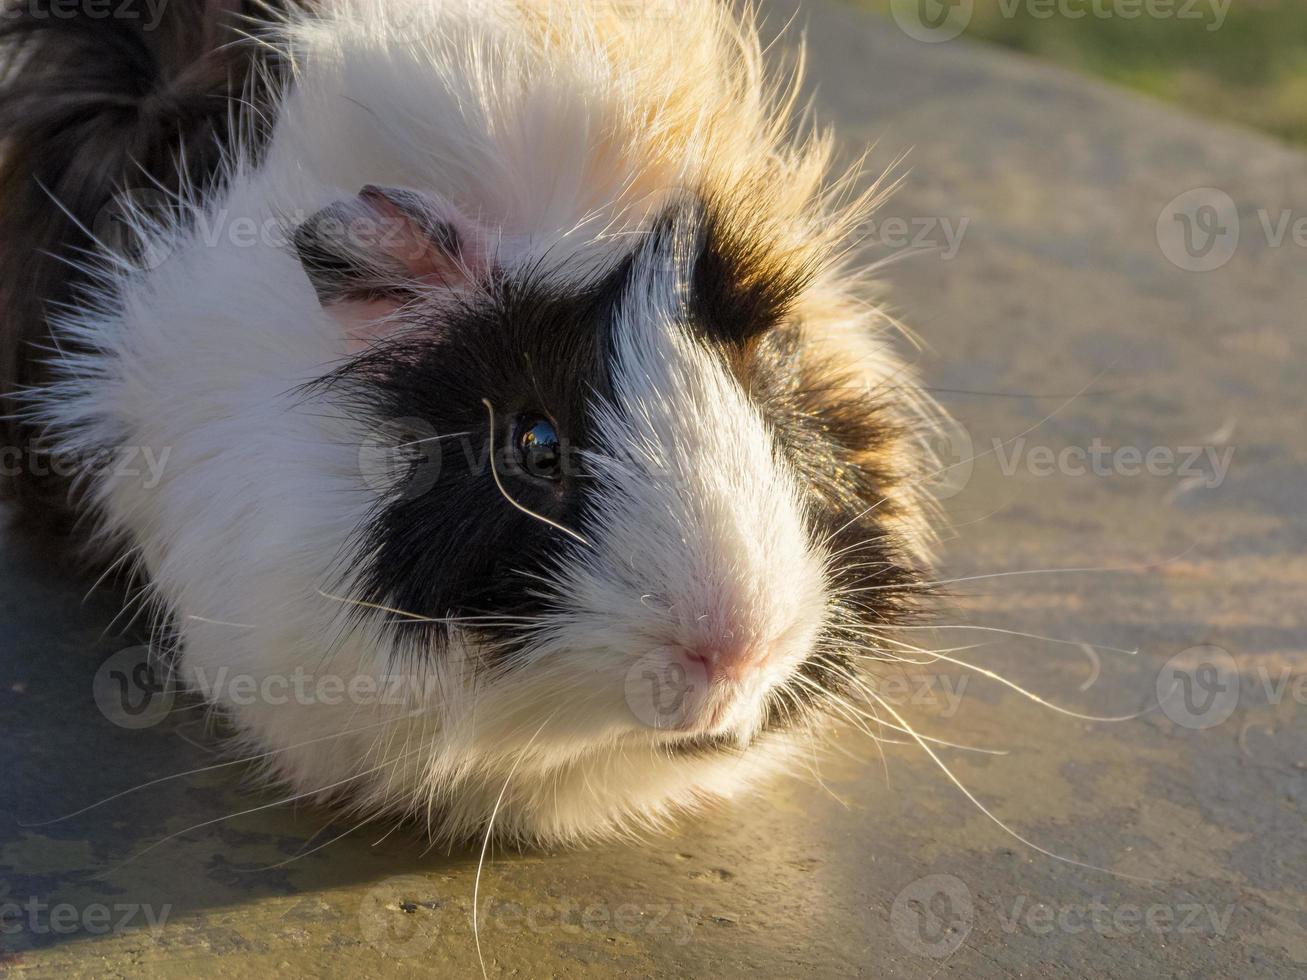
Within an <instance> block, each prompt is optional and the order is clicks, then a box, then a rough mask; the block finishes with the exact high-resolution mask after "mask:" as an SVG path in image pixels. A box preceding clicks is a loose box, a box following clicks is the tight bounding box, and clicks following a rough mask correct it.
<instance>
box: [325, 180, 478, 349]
mask: <svg viewBox="0 0 1307 980" xmlns="http://www.w3.org/2000/svg"><path fill="white" fill-rule="evenodd" d="M345 211H346V213H347V214H348V218H347V219H346V220H347V223H348V238H349V250H350V252H351V253H352V254H353V255H354V256H355V257H356V258H357V259H358V260H359V262H360V264H361V266H362V267H363V268H366V269H369V270H371V271H370V272H369V274H368V276H367V279H366V280H365V281H363V282H360V283H358V284H357V285H358V287H359V288H358V289H357V290H352V289H350V288H349V284H348V283H347V284H343V285H344V286H345V288H344V289H342V290H341V291H340V295H339V298H337V299H335V300H333V301H331V302H329V303H327V304H326V308H327V309H328V310H329V311H330V312H331V313H332V315H333V316H334V317H335V319H336V320H337V321H338V322H339V323H340V324H341V326H342V327H343V328H344V332H345V337H346V344H347V348H348V350H349V352H350V353H351V354H354V353H358V352H359V351H361V350H363V349H364V348H366V347H367V346H369V345H370V344H373V343H375V342H376V341H378V340H383V339H385V338H386V337H387V336H389V335H390V334H391V333H393V332H394V330H395V329H396V322H395V321H394V320H392V319H390V318H391V317H392V315H393V314H394V313H395V311H396V310H398V309H400V308H401V307H403V306H407V305H410V304H414V303H417V304H422V303H439V302H440V301H441V296H442V295H453V294H456V293H459V292H464V291H466V290H468V289H471V288H473V287H474V286H475V285H476V284H477V283H478V282H484V281H485V280H486V279H488V278H489V276H490V273H491V271H492V269H493V260H492V259H491V255H490V248H489V243H488V238H489V236H488V235H487V234H486V232H485V230H484V229H483V228H482V227H481V226H480V225H479V224H477V223H476V222H474V221H471V220H470V219H468V218H466V217H465V216H464V215H463V214H461V213H460V212H459V211H458V210H457V209H456V208H455V207H454V206H453V205H451V204H449V203H448V202H446V201H443V200H439V199H436V198H433V197H431V196H429V195H425V194H420V193H417V192H415V191H409V190H398V189H392V188H381V187H374V186H368V187H365V188H363V190H362V191H361V192H360V193H359V196H358V197H357V198H356V199H355V201H354V202H353V203H352V204H350V205H346V206H345ZM423 287H426V288H423Z"/></svg>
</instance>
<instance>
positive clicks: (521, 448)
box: [514, 415, 563, 480]
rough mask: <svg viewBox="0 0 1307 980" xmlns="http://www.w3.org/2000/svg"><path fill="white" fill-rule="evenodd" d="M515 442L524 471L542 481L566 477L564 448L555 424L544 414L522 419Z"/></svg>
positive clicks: (519, 422)
mask: <svg viewBox="0 0 1307 980" xmlns="http://www.w3.org/2000/svg"><path fill="white" fill-rule="evenodd" d="M515 431H516V436H515V437H514V438H515V442H516V446H517V461H518V463H519V464H520V465H521V467H522V471H523V472H524V473H526V474H527V475H528V476H534V477H535V478H536V479H538V480H561V479H562V478H563V447H562V445H561V442H560V440H559V438H558V430H557V429H556V428H555V427H554V423H552V422H550V421H549V420H548V419H547V418H545V417H544V416H542V415H521V416H518V419H517V426H516V429H515Z"/></svg>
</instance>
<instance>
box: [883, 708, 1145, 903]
mask: <svg viewBox="0 0 1307 980" xmlns="http://www.w3.org/2000/svg"><path fill="white" fill-rule="evenodd" d="M872 697H874V698H875V699H876V700H877V701H878V702H880V704H881V706H882V707H883V708H884V709H885V710H886V711H888V712H889V713H890V714H892V715H893V716H894V720H895V721H897V722H898V723H899V724H900V725H903V726H904V727H905V728H906V729H907V732H908V734H909V735H911V736H912V737H913V739H914V740H915V741H916V743H917V744H918V745H920V746H921V749H922V751H923V752H925V753H926V754H927V755H928V756H930V758H931V761H933V762H934V763H935V765H937V766H939V768H940V771H941V772H943V773H944V775H945V776H947V777H948V779H949V782H951V783H952V784H953V785H954V786H956V787H957V788H958V789H959V790H960V791H961V792H962V795H963V796H965V797H966V798H967V799H968V800H970V801H971V803H972V805H974V806H975V807H976V809H978V810H979V811H980V812H981V813H983V814H984V815H985V816H986V817H988V818H989V819H990V820H991V821H993V822H994V823H995V824H996V825H997V826H998V827H999V828H1001V829H1002V830H1003V832H1004V833H1006V834H1008V835H1009V836H1010V837H1013V838H1015V839H1016V840H1019V841H1020V842H1021V843H1022V844H1025V845H1026V846H1027V847H1029V848H1030V849H1032V850H1034V851H1037V852H1039V853H1040V854H1043V855H1044V856H1046V857H1051V858H1053V859H1054V860H1055V861H1063V862H1065V863H1067V864H1070V865H1074V866H1075V867H1078V868H1087V869H1089V870H1090V871H1102V872H1104V873H1106V874H1110V875H1116V876H1117V877H1121V878H1128V879H1130V880H1132V881H1144V882H1148V883H1149V884H1157V881H1156V879H1153V878H1144V877H1142V876H1140V875H1130V874H1126V873H1125V872H1122V871H1113V870H1112V869H1110V868H1100V867H1099V866H1098V865H1096V864H1088V863H1086V862H1084V861H1076V860H1074V859H1072V858H1069V857H1063V856H1062V855H1061V854H1055V853H1053V852H1052V851H1050V850H1048V849H1047V848H1043V847H1040V846H1039V845H1038V844H1036V843H1035V842H1034V841H1032V840H1029V839H1027V838H1025V837H1023V836H1021V835H1020V834H1018V833H1017V832H1016V831H1015V830H1013V829H1012V828H1011V827H1009V826H1008V825H1007V824H1006V823H1004V822H1003V821H1002V820H1000V819H999V818H998V817H997V816H995V814H994V813H992V812H991V811H990V809H989V808H988V807H986V806H985V804H983V803H981V802H980V800H979V799H977V798H976V795H975V794H974V793H972V792H971V790H969V789H967V787H966V785H965V784H964V783H963V782H962V780H960V779H958V777H957V776H955V775H954V774H953V770H951V769H950V768H949V767H948V766H946V765H945V764H944V761H943V760H942V759H940V757H939V755H938V754H937V753H936V752H935V750H934V749H932V748H931V747H930V746H929V745H928V744H926V742H925V740H924V739H922V738H921V737H920V736H919V735H917V734H916V733H915V732H913V731H912V728H911V726H909V725H908V723H907V722H906V721H905V720H904V718H903V716H902V715H901V714H899V713H898V712H897V711H895V710H894V707H893V706H892V705H890V704H889V703H888V702H886V701H885V700H884V699H883V698H881V697H879V696H878V695H875V694H872Z"/></svg>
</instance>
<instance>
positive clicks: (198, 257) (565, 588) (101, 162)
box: [0, 0, 934, 844]
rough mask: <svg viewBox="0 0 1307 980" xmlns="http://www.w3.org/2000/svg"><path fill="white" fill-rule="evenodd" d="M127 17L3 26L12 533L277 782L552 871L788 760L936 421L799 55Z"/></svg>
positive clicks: (219, 7) (732, 40)
mask: <svg viewBox="0 0 1307 980" xmlns="http://www.w3.org/2000/svg"><path fill="white" fill-rule="evenodd" d="M129 6H130V5H129ZM131 9H137V8H135V7H132V8H131ZM140 10H141V17H140V19H130V18H115V19H112V20H96V21H95V22H94V23H91V22H89V21H88V20H87V19H86V16H85V15H79V16H78V17H75V18H72V19H39V18H34V17H32V16H31V15H30V14H27V13H20V12H18V11H17V10H15V11H13V13H15V16H13V17H11V18H9V19H7V20H6V22H5V23H4V25H3V27H0V31H2V32H3V34H2V35H0V39H2V40H3V42H4V44H5V49H4V50H5V55H4V58H5V61H6V64H7V67H8V69H9V70H8V71H7V73H6V74H5V78H4V82H3V89H2V90H0V122H3V131H4V132H5V134H6V151H7V152H6V155H5V158H4V161H3V171H2V172H0V269H2V270H3V273H4V274H3V277H2V281H3V283H4V286H3V293H2V294H0V304H2V306H3V311H4V318H5V325H4V333H5V336H4V340H3V347H0V350H3V353H4V365H5V371H6V377H7V379H8V384H7V385H6V394H7V398H8V399H9V409H10V412H9V422H8V434H9V442H10V443H11V444H12V445H17V446H21V447H23V450H24V458H25V459H30V460H35V461H41V460H44V461H47V462H50V463H51V464H52V465H49V466H36V465H33V466H31V467H29V468H28V469H30V470H31V471H32V472H30V473H25V474H23V475H22V476H21V477H20V478H19V480H18V481H17V484H16V486H15V487H13V492H14V496H15V497H16V499H17V500H18V502H19V505H20V506H21V508H22V510H21V513H23V514H24V515H27V516H26V517H25V518H24V519H27V520H32V521H36V520H43V521H45V522H46V523H49V524H51V525H54V526H58V527H65V528H71V529H72V530H71V532H70V533H73V534H74V535H76V536H77V538H78V540H79V541H80V543H81V544H83V545H85V547H86V548H87V549H88V550H89V551H90V552H92V553H94V554H96V555H99V556H101V557H102V558H104V559H105V560H106V561H107V562H111V563H113V566H114V567H117V568H130V569H131V570H132V571H133V574H134V575H135V576H136V577H137V580H138V581H139V582H141V583H143V585H142V592H141V595H140V596H139V601H140V602H142V603H143V604H148V606H149V608H150V609H151V610H152V611H153V612H154V614H155V617H156V623H157V625H158V627H159V634H160V636H161V637H164V638H165V639H163V640H161V650H160V654H161V656H162V655H166V656H167V657H168V658H169V663H170V664H171V669H173V670H175V671H176V676H177V677H178V679H179V680H180V681H181V682H182V683H184V684H185V685H187V686H188V687H189V688H191V689H193V690H194V691H196V692H198V693H199V694H200V695H201V696H202V697H203V698H204V699H206V700H207V702H208V703H210V704H211V706H212V709H213V710H214V711H216V712H218V713H220V714H221V716H222V717H224V718H225V719H226V720H227V721H228V722H229V723H230V726H231V729H232V730H233V731H234V732H235V733H237V736H238V738H237V740H236V747H237V748H238V749H239V750H240V751H241V752H244V753H247V754H248V755H249V756H250V757H251V758H252V759H254V760H256V761H257V762H258V763H259V764H260V765H261V766H263V767H264V768H265V769H266V773H267V775H268V776H269V777H270V778H272V779H274V780H276V781H278V782H279V784H281V785H283V786H285V787H286V789H287V792H286V799H287V800H288V801H289V800H305V801H308V800H312V801H316V802H321V803H325V804H330V805H335V806H340V807H343V808H345V809H346V810H348V811H350V812H354V813H356V814H358V815H360V816H365V817H366V816H368V815H379V816H385V817H388V818H407V819H414V820H416V821H419V822H421V823H425V825H426V827H427V828H428V830H429V833H430V835H431V837H432V838H434V839H437V840H441V841H451V842H452V841H456V840H460V839H466V838H468V837H471V836H473V835H478V834H482V833H490V832H493V833H494V834H495V835H496V836H498V837H499V838H501V839H506V840H511V841H517V842H530V843H547V844H548V843H561V842H570V841H579V840H586V839H592V838H596V837H604V836H611V835H615V834H624V833H630V832H637V831H642V830H648V829H652V828H656V827H659V826H662V825H664V824H666V823H667V822H668V821H669V820H671V819H672V818H674V817H676V816H677V815H678V814H680V813H683V812H685V811H687V810H693V809H695V808H698V807H700V806H702V805H704V804H706V803H709V802H711V801H714V800H720V799H725V798H728V797H731V796H733V795H736V794H738V793H739V792H740V791H741V790H744V789H746V788H748V787H751V786H754V785H756V784H757V783H758V782H759V781H760V780H762V779H764V778H766V777H767V776H768V775H770V774H773V773H776V772H778V771H782V770H785V769H786V768H787V767H788V766H789V764H790V763H792V762H793V761H794V760H795V758H796V755H798V754H800V753H802V754H804V755H806V753H807V752H808V751H809V745H810V743H811V742H812V740H813V739H816V738H820V736H821V735H822V734H823V732H825V731H826V730H827V729H828V728H829V727H830V726H831V724H832V722H833V720H835V719H836V718H837V716H838V715H839V713H840V706H841V705H843V704H846V703H847V700H848V699H849V698H851V697H854V696H856V694H857V692H858V691H860V690H864V689H865V686H866V685H867V684H868V683H869V680H868V678H869V674H868V671H869V668H870V666H871V661H873V660H874V659H875V657H874V652H875V650H876V649H877V643H878V642H879V641H878V639H877V638H878V637H882V636H884V635H886V634H887V632H889V631H892V629H893V628H894V627H895V626H898V625H901V624H904V623H906V622H907V621H909V620H911V619H912V618H913V617H915V616H917V615H918V614H919V612H920V611H921V610H922V609H923V608H924V607H925V605H926V596H927V593H928V588H927V582H928V579H929V572H928V568H929V565H930V562H931V550H932V535H931V526H932V524H933V523H934V521H933V518H932V513H933V512H932V504H931V501H930V499H929V494H928V493H927V491H926V489H925V483H926V482H927V480H926V477H927V476H928V475H929V473H930V471H931V469H932V466H933V464H932V463H931V462H930V457H929V452H928V449H927V433H928V432H929V429H930V426H931V423H932V417H933V416H932V413H933V409H932V407H931V405H930V403H929V400H928V399H927V398H926V397H925V396H924V395H923V394H922V392H921V390H920V389H919V388H918V387H917V385H916V383H915V382H914V380H913V375H912V372H911V370H910V369H909V366H908V365H906V364H905V363H904V361H903V360H902V359H901V357H900V356H899V355H898V354H896V352H895V345H896V343H897V338H896V337H895V336H894V333H893V328H892V324H891V321H890V319H889V318H888V317H887V316H886V315H884V314H883V313H881V312H880V311H879V310H878V309H877V308H876V307H875V306H874V305H872V304H871V303H869V301H868V300H867V298H866V297H865V296H864V295H863V287H862V286H861V284H860V280H861V278H862V275H861V270H860V269H859V268H858V267H857V265H856V264H855V263H854V261H853V260H851V259H850V257H849V256H850V255H851V254H853V253H852V252H851V251H850V245H851V244H852V243H853V241H854V239H855V237H856V231H857V226H858V224H859V223H860V222H861V221H862V220H863V219H864V218H865V215H866V211H867V206H868V205H869V204H870V203H871V201H872V196H873V195H872V194H863V195H858V194H856V193H853V192H852V188H853V181H854V180H855V179H856V178H853V177H849V176H838V175H835V174H833V173H832V167H831V159H832V155H833V151H832V147H833V139H832V137H831V136H830V134H829V133H828V132H826V131H824V130H820V129H818V128H816V127H814V126H813V125H812V124H811V123H810V122H809V121H808V118H807V116H806V115H805V114H803V113H796V111H795V106H796V101H797V92H798V81H797V76H798V74H799V73H798V71H792V72H791V71H786V72H781V73H777V72H775V71H772V70H769V69H768V68H767V67H766V66H765V65H764V48H763V45H762V44H761V43H760V41H759V36H758V30H757V28H756V25H755V24H754V22H753V21H752V20H751V19H750V18H749V17H748V16H747V15H742V14H739V13H737V12H734V11H733V10H732V9H731V8H730V6H729V5H728V4H726V3H725V2H723V0H666V2H651V3H630V2H624V0H321V2H318V3H313V4H309V5H305V6H299V5H296V6H289V5H286V4H282V5H280V6H274V7H271V8H269V7H268V6H267V5H265V4H262V3H255V2H254V0H246V2H233V0H174V2H173V3H172V4H170V5H168V6H167V7H166V8H162V9H161V10H160V11H159V12H158V16H159V18H161V19H160V21H159V22H158V23H156V24H155V25H153V28H151V27H150V25H149V24H148V23H147V13H146V11H145V8H144V7H141V8H140ZM796 67H797V66H796ZM128 451H131V452H134V453H141V452H148V454H149V457H150V458H152V459H154V460H156V461H158V463H159V465H158V467H157V471H156V470H155V469H153V468H152V469H150V470H149V471H148V472H146V471H145V470H143V469H141V468H139V467H138V468H132V467H126V466H121V465H109V464H106V462H105V461H106V460H109V459H114V458H117V456H116V454H125V453H127V452H128ZM56 461H62V462H63V463H64V464H65V465H63V466H62V467H60V466H57V465H53V463H54V462H56ZM70 461H71V462H70ZM888 723H889V724H890V725H891V726H892V725H893V722H892V721H889V722H888Z"/></svg>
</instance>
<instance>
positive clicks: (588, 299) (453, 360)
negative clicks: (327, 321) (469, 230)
mask: <svg viewBox="0 0 1307 980" xmlns="http://www.w3.org/2000/svg"><path fill="white" fill-rule="evenodd" d="M627 274H628V272H627V267H626V266H625V265H623V266H622V267H620V268H619V269H617V270H616V271H615V272H613V273H611V274H610V275H608V276H606V277H604V278H603V279H601V280H599V281H597V282H594V283H591V284H589V285H588V286H584V287H582V288H580V289H573V290H568V291H563V290H561V289H559V288H557V287H554V286H550V285H548V284H545V283H544V282H541V281H533V280H532V279H531V278H530V277H528V278H526V279H522V280H517V281H512V282H502V283H499V284H496V285H494V286H492V287H490V292H489V294H488V295H485V296H479V297H477V298H475V299H472V300H469V301H467V302H466V303H465V304H463V305H462V306H460V307H459V308H457V309H455V310H452V311H448V312H442V313H438V314H430V313H428V314H424V315H422V316H416V315H415V321H414V324H413V329H412V330H411V331H404V332H402V333H401V334H400V335H398V336H396V337H395V338H393V339H392V340H390V341H387V342H386V343H384V344H382V345H380V346H378V347H377V348H375V349H374V350H372V351H370V352H368V353H366V354H364V355H362V356H360V357H358V358H356V359H355V360H354V361H353V362H351V363H350V364H349V365H348V366H347V367H345V368H344V369H343V370H341V371H339V372H337V373H336V374H334V375H331V376H329V377H327V378H325V379H323V381H321V382H319V383H318V385H316V386H314V387H315V388H318V389H324V388H325V390H326V391H327V392H328V393H330V394H332V395H333V397H335V398H337V399H339V396H340V395H341V394H344V395H345V399H344V400H345V404H346V406H347V407H348V408H352V409H353V411H355V412H356V413H357V415H358V416H359V417H360V418H363V419H366V420H368V421H369V422H370V423H372V424H374V425H375V426H376V428H377V433H378V438H379V439H382V440H384V439H385V438H386V436H387V433H389V432H398V433H403V432H405V431H418V432H427V433H432V434H434V435H436V436H441V437H447V438H441V439H440V441H438V442H433V443H430V444H428V446H427V447H426V448H424V449H423V450H422V451H421V452H419V453H416V454H415V457H414V458H415V463H414V466H413V468H411V469H410V471H409V472H408V473H406V474H404V475H403V477H402V478H401V482H400V484H399V485H398V486H397V489H398V490H399V491H400V493H399V496H398V497H397V498H396V499H393V500H388V501H386V502H383V503H382V504H381V505H380V506H379V507H378V509H377V510H376V511H375V512H374V513H373V514H372V515H371V516H370V517H369V518H368V520H367V521H366V522H365V523H364V525H363V526H362V527H361V528H360V529H359V531H358V534H357V536H356V540H355V541H354V542H353V545H352V547H351V549H350V554H349V555H347V556H344V561H343V563H344V566H345V567H355V568H357V567H359V566H360V564H361V566H362V567H363V568H364V572H363V576H362V580H361V582H360V583H359V587H358V591H356V593H355V595H356V597H357V598H359V599H362V600H364V601H366V602H371V603H376V604H379V605H383V606H387V607H391V608H395V609H401V610H403V611H404V612H406V613H410V614H413V615H415V616H421V617H427V618H431V619H450V618H458V617H501V619H493V618H492V619H485V620H469V622H468V623H467V624H466V625H467V627H468V628H469V629H470V630H471V632H472V633H473V634H475V635H477V636H478V637H479V638H480V639H481V640H482V642H485V643H487V644H488V645H490V646H492V647H497V648H498V649H499V650H500V652H501V654H502V655H501V656H499V657H497V661H498V665H500V666H503V665H506V664H507V663H508V662H510V661H511V653H512V650H513V647H514V645H515V643H516V642H517V640H516V638H517V637H518V636H519V635H520V629H518V628H517V627H518V626H519V625H520V624H519V623H518V621H517V620H504V619H502V617H520V616H530V615H531V614H532V613H539V612H541V611H543V610H544V608H545V605H546V603H547V600H546V599H545V598H543V597H542V593H543V592H544V590H545V585H544V583H543V582H542V581H541V580H540V577H547V576H548V574H549V571H550V569H551V567H552V566H553V564H554V562H555V561H556V560H557V558H558V557H559V556H560V554H561V553H562V552H563V551H564V550H565V549H568V548H572V547H576V546H577V545H576V544H575V543H574V542H573V541H572V540H571V539H570V538H569V537H568V536H567V535H566V534H565V533H563V532H561V531H559V530H557V529H556V528H553V527H551V526H549V525H548V524H545V523H543V522H541V521H539V520H537V519H535V518H533V517H531V516H529V515H527V514H525V513H523V512H522V511H520V510H518V509H517V508H515V507H513V506H512V504H510V503H509V502H508V501H507V500H505V499H504V497H503V494H501V492H500V490H499V488H498V487H497V486H496V483H495V472H492V469H491V465H490V455H489V452H490V444H491V429H490V424H489V423H490V419H489V412H488V411H487V409H486V406H485V405H484V404H483V401H482V400H483V399H487V400H489V401H490V402H491V404H492V405H493V406H494V413H495V423H496V425H495V430H494V445H495V450H496V452H495V457H494V459H495V467H496V471H497V472H498V474H499V476H500V478H501V479H502V481H503V483H504V487H505V489H506V490H507V491H508V493H509V494H511V496H512V497H513V499H514V500H515V501H517V502H518V503H520V504H521V505H523V506H524V507H527V508H529V509H530V510H532V511H534V512H536V513H538V514H541V515H543V516H545V517H548V518H549V519H550V520H551V521H555V522H557V523H558V524H561V525H563V526H564V527H566V528H570V529H576V528H579V527H580V526H581V525H582V520H583V513H584V508H585V504H586V498H587V493H586V483H587V475H586V472H585V463H584V456H583V454H581V453H578V452H577V451H576V450H577V449H578V448H583V447H585V446H586V445H588V444H589V433H590V425H591V421H590V414H589V412H590V405H591V404H592V401H593V399H594V398H595V397H596V396H605V397H606V396H608V395H609V394H610V390H611V389H610V380H609V374H608V338H609V331H608V324H609V322H610V321H611V317H612V310H613V307H614V304H615V303H616V302H617V300H618V297H619V296H620V292H621V286H622V284H623V283H624V282H625V280H626V277H627ZM535 414H539V415H544V416H546V417H547V418H549V419H550V420H552V421H553V422H554V424H555V425H556V427H557V429H558V432H559V434H560V436H561V438H562V440H563V444H564V455H565V464H564V472H563V477H562V479H561V480H559V481H557V482H552V481H545V480H540V479H536V478H533V477H531V476H530V475H529V474H526V473H524V472H521V471H520V469H519V468H517V467H516V465H515V460H514V456H513V452H512V439H513V422H514V420H515V419H516V418H518V417H521V416H526V415H535ZM410 420H411V421H412V424H408V422H409V421H410ZM395 423H400V424H399V425H398V427H397V428H396V426H395ZM461 433H467V435H459V434H461ZM393 631H394V635H395V637H396V639H397V641H398V643H399V645H400V646H401V648H402V649H403V648H408V649H409V650H414V649H416V646H415V644H416V641H418V640H430V639H432V638H435V639H437V640H441V639H443V638H444V637H445V636H446V635H447V633H448V629H447V624H445V623H423V622H418V621H416V620H405V619H404V618H401V617H395V618H394V620H393Z"/></svg>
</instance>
